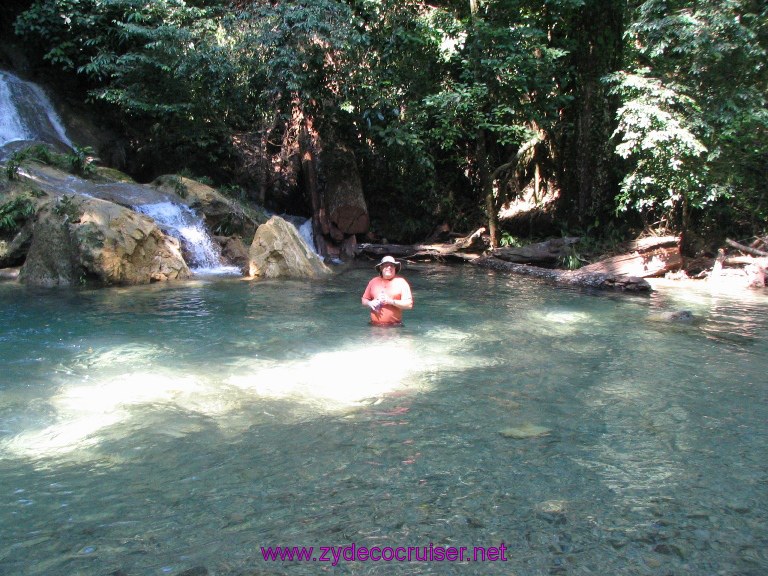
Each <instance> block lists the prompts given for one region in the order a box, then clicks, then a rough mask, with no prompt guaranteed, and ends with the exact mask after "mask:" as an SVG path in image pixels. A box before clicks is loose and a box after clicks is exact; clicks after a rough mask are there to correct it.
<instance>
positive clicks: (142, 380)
mask: <svg viewBox="0 0 768 576" xmlns="http://www.w3.org/2000/svg"><path fill="white" fill-rule="evenodd" d="M202 391H203V388H202V385H201V382H199V381H198V380H196V379H195V378H193V377H182V376H178V375H166V374H158V373H154V372H132V373H130V374H125V375H123V376H120V377H118V378H112V379H108V380H105V381H103V382H100V383H98V382H94V383H89V384H83V385H67V386H65V387H63V388H62V389H61V391H60V392H59V393H58V394H56V395H54V396H53V397H52V398H51V399H50V405H51V407H52V408H53V409H54V411H55V416H54V419H55V423H53V424H50V425H49V426H45V427H43V428H41V429H30V430H26V431H24V432H21V433H19V434H17V435H16V436H14V437H12V438H11V439H9V440H8V441H6V442H5V443H4V444H3V445H0V446H2V451H7V452H8V453H10V454H13V455H15V456H27V457H38V458H39V457H49V456H56V455H64V454H66V453H69V452H72V451H74V450H79V449H87V448H90V447H93V446H96V445H98V443H99V441H100V438H99V436H98V433H99V432H100V431H102V430H104V429H105V428H108V427H110V426H114V425H117V424H120V423H122V422H125V421H127V420H129V419H131V418H132V417H133V415H132V413H131V411H130V410H129V408H130V407H132V406H139V405H145V404H157V403H167V404H181V405H182V406H183V405H184V404H185V403H187V404H188V405H189V407H190V408H193V409H194V408H203V409H205V411H210V410H211V406H209V405H207V404H204V405H202V406H200V403H199V394H200V393H201V392H202ZM190 399H192V400H193V401H192V402H189V400H190ZM196 411H197V410H196Z"/></svg>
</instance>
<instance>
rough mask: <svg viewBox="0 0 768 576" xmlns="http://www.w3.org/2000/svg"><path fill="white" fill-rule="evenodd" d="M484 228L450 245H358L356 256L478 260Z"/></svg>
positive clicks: (482, 246) (482, 247)
mask: <svg viewBox="0 0 768 576" xmlns="http://www.w3.org/2000/svg"><path fill="white" fill-rule="evenodd" d="M484 232H485V228H478V229H477V230H475V231H474V232H473V233H472V234H470V235H469V236H465V237H463V238H459V239H457V240H456V241H455V242H453V243H450V244H411V245H403V244H367V243H366V244H358V246H357V248H356V249H355V252H356V254H357V255H361V256H369V257H374V258H380V257H382V256H394V257H395V258H401V259H404V260H437V261H440V260H450V259H453V260H461V261H463V262H466V261H471V260H474V259H475V258H478V257H479V255H480V253H481V252H483V251H484V250H485V248H486V246H485V243H484V242H483V239H482V235H483V233H484Z"/></svg>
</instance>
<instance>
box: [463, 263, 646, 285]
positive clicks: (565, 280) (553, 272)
mask: <svg viewBox="0 0 768 576" xmlns="http://www.w3.org/2000/svg"><path fill="white" fill-rule="evenodd" d="M473 263H474V264H476V265H478V266H482V267H484V268H490V269H492V270H499V271H502V272H510V273H513V274H521V275H524V276H531V277H533V278H540V279H542V280H549V281H551V282H555V283H557V284H563V285H567V286H578V287H583V288H595V289H599V290H615V291H621V292H650V291H651V285H650V284H649V283H648V281H647V280H645V279H644V278H640V277H637V276H623V275H619V274H608V273H601V272H584V271H583V268H580V269H578V270H558V269H551V268H540V267H538V266H530V265H528V264H515V263H513V262H505V261H504V260H500V259H498V258H496V257H494V256H493V255H492V254H491V255H488V256H482V257H480V258H477V259H476V260H475V261H474V262H473Z"/></svg>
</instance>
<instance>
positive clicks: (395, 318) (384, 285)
mask: <svg viewBox="0 0 768 576" xmlns="http://www.w3.org/2000/svg"><path fill="white" fill-rule="evenodd" d="M382 292H383V293H384V294H385V295H386V296H387V298H390V299H392V300H406V299H412V298H413V296H411V287H410V286H409V285H408V282H406V281H405V278H400V277H399V276H395V277H394V278H392V280H384V278H382V277H381V276H376V277H375V278H373V279H371V281H370V282H368V286H367V287H366V288H365V292H364V293H363V298H365V299H367V300H375V299H377V298H379V297H380V296H381V293H382ZM402 321H403V311H402V310H401V309H400V308H398V307H397V306H393V305H391V304H385V305H384V306H382V307H381V308H379V311H378V312H374V311H373V310H371V323H372V324H400V323H401V322H402Z"/></svg>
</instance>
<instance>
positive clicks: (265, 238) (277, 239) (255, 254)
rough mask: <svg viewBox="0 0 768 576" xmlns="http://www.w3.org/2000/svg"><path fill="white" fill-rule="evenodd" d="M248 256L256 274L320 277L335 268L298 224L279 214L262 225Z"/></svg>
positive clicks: (257, 231) (253, 273)
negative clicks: (327, 263)
mask: <svg viewBox="0 0 768 576" xmlns="http://www.w3.org/2000/svg"><path fill="white" fill-rule="evenodd" d="M248 257H249V261H250V266H249V275H250V276H252V277H255V278H279V277H287V278H320V277H322V276H324V275H326V274H329V273H330V272H331V270H330V268H328V266H326V265H325V263H324V262H323V261H322V260H321V259H320V257H319V256H318V255H317V254H315V253H314V252H313V251H312V250H311V249H310V248H309V246H308V245H307V243H306V242H305V241H304V239H303V238H302V237H301V236H300V235H299V232H298V230H296V227H295V226H294V225H293V224H291V223H290V222H287V221H285V220H284V219H283V218H280V217H279V216H273V217H272V218H270V219H269V221H268V222H267V223H266V224H262V225H261V226H259V228H258V230H256V235H255V236H254V237H253V242H252V243H251V248H250V250H249V252H248Z"/></svg>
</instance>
